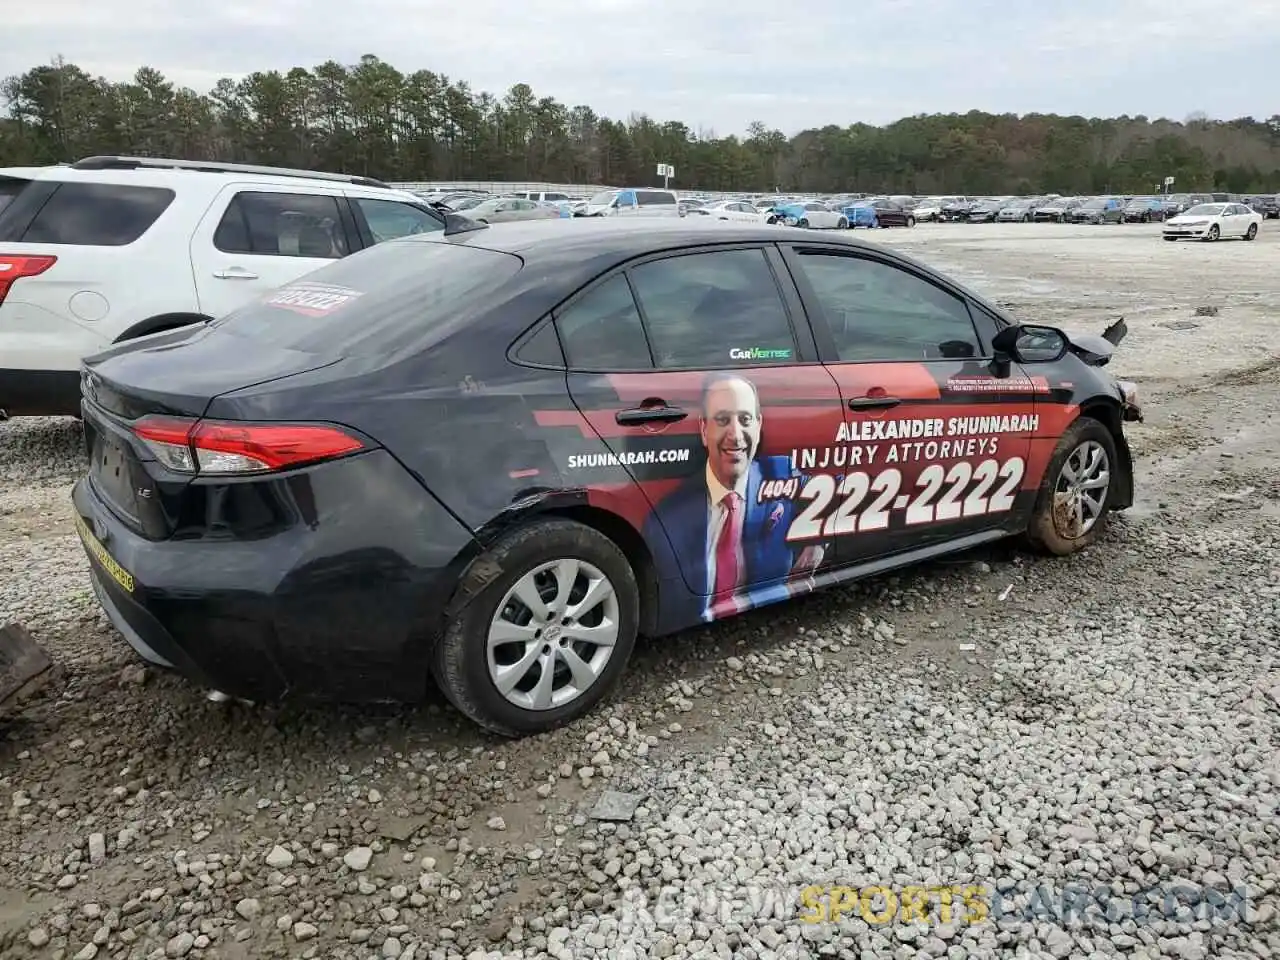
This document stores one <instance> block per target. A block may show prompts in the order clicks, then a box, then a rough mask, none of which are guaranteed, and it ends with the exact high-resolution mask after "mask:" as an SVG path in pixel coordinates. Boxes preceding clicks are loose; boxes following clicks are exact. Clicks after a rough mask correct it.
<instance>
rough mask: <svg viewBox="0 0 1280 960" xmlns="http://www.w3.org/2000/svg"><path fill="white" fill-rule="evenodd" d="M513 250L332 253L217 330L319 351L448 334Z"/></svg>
mask: <svg viewBox="0 0 1280 960" xmlns="http://www.w3.org/2000/svg"><path fill="white" fill-rule="evenodd" d="M520 268H521V261H520V258H519V257H516V256H513V255H512V254H509V253H499V252H497V251H493V250H484V249H480V248H478V247H465V246H461V245H458V244H453V243H442V242H437V241H434V240H429V239H425V238H411V239H406V240H392V241H389V242H387V243H380V244H378V245H377V246H373V247H369V248H368V249H366V250H364V251H362V252H361V253H360V256H358V257H348V258H345V259H342V260H337V261H335V262H334V263H331V264H329V265H327V266H323V267H321V268H320V269H318V270H314V271H312V272H311V273H308V274H306V276H305V277H303V278H302V279H299V280H295V281H293V282H292V283H289V284H286V285H285V286H283V287H280V288H278V289H275V290H272V291H270V292H268V293H267V294H265V295H264V296H262V297H260V298H258V299H256V300H254V301H252V302H250V303H248V304H246V305H245V306H243V307H240V308H239V309H238V310H234V311H232V312H231V313H229V314H227V315H226V316H225V317H223V318H221V319H220V320H218V321H216V322H215V323H214V324H213V325H212V326H213V328H214V329H215V330H217V331H219V332H220V333H223V334H229V335H232V336H237V337H243V338H245V339H246V340H250V341H253V342H255V343H264V344H270V345H272V346H277V347H284V348H286V349H289V350H299V351H302V352H304V353H315V354H322V355H325V356H377V357H385V356H388V355H391V354H395V353H398V352H400V351H402V350H405V349H409V348H413V347H415V346H416V345H418V344H421V343H424V342H427V341H431V340H434V339H436V338H438V337H440V336H444V335H446V334H447V333H448V332H449V331H450V330H451V329H452V328H454V327H455V326H456V325H457V324H459V323H461V322H465V320H464V314H465V312H466V310H467V307H468V306H469V305H470V303H471V301H472V299H473V298H474V297H475V296H476V295H477V294H479V293H481V292H485V291H490V290H493V289H494V288H495V287H498V286H500V285H502V284H503V283H505V282H506V281H508V280H509V279H510V278H511V277H513V276H515V274H516V273H518V272H519V271H520Z"/></svg>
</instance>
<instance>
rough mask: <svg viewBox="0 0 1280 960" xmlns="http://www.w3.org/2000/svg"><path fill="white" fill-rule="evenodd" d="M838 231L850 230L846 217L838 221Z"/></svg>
mask: <svg viewBox="0 0 1280 960" xmlns="http://www.w3.org/2000/svg"><path fill="white" fill-rule="evenodd" d="M836 229H837V230H848V229H849V221H848V220H846V219H845V218H844V217H841V218H840V219H839V220H838V221H836Z"/></svg>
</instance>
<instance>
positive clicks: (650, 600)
mask: <svg viewBox="0 0 1280 960" xmlns="http://www.w3.org/2000/svg"><path fill="white" fill-rule="evenodd" d="M539 516H540V517H564V518H565V519H566V520H575V521H577V522H578V523H581V524H584V525H585V526H588V527H591V528H592V529H594V530H596V531H598V532H600V533H602V534H604V535H605V536H606V537H608V538H609V539H610V540H612V541H613V542H614V543H616V544H617V545H618V548H619V549H620V550H621V551H622V552H623V553H624V554H626V557H627V561H628V562H629V563H630V564H631V569H632V571H633V572H634V573H635V576H636V585H637V586H638V587H639V589H640V633H641V634H652V633H654V632H655V630H656V628H657V622H658V600H659V596H658V573H657V567H656V566H655V565H654V562H653V555H652V554H651V553H650V552H649V547H648V545H646V544H645V542H644V537H642V536H641V535H640V532H639V531H638V530H636V528H635V527H633V526H632V525H631V524H629V523H627V521H626V520H623V519H622V518H621V517H620V516H618V515H617V514H616V513H610V512H609V511H608V510H601V509H600V508H599V507H590V506H575V507H556V508H553V509H551V510H548V511H546V512H545V513H541V514H539Z"/></svg>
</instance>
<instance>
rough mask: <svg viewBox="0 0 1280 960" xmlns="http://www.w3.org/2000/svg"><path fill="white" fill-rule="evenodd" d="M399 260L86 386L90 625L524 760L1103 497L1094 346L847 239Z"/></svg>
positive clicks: (230, 687)
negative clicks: (489, 740) (421, 702)
mask: <svg viewBox="0 0 1280 960" xmlns="http://www.w3.org/2000/svg"><path fill="white" fill-rule="evenodd" d="M463 221H465V218H463V217H450V218H449V227H448V228H447V230H446V231H445V232H444V233H443V234H434V235H430V236H418V237H410V238H405V239H403V240H393V241H389V242H386V243H382V244H379V245H378V246H376V247H373V248H371V249H368V250H366V251H364V252H363V253H361V254H360V255H359V256H355V257H349V258H347V259H344V260H339V261H335V262H334V263H333V264H331V265H329V266H326V267H324V268H322V269H320V270H318V271H316V272H314V273H311V274H309V275H308V276H307V277H305V278H304V279H301V280H298V281H295V282H292V283H290V284H288V285H287V286H285V287H283V288H280V289H278V290H276V291H274V292H272V293H270V294H267V295H265V296H263V297H261V298H260V299H258V300H256V301H255V302H253V303H250V304H249V305H247V306H245V307H243V308H241V309H239V310H237V311H235V312H233V313H231V314H229V315H227V316H225V317H223V318H221V319H219V320H216V321H213V322H211V323H208V324H206V325H201V326H197V327H188V328H184V329H181V330H178V331H174V332H172V333H163V334H157V335H156V336H154V337H151V338H146V339H143V340H138V341H132V342H130V343H126V344H121V345H119V346H116V347H113V348H111V349H109V350H107V351H106V352H104V353H102V354H99V355H97V356H95V357H91V358H90V359H89V360H87V361H86V362H85V365H84V368H83V377H82V382H83V404H82V413H83V417H84V426H85V438H86V443H87V447H88V463H87V467H86V475H85V476H84V477H83V478H82V479H80V480H79V482H78V483H76V485H75V488H74V491H73V494H72V497H73V501H74V507H75V521H76V525H77V529H78V530H79V533H80V536H81V538H82V540H83V542H84V546H85V550H86V552H87V554H88V556H89V558H90V561H91V563H90V568H91V575H92V583H93V587H94V589H95V591H96V593H97V596H98V598H99V601H100V602H101V604H102V606H103V608H104V609H105V611H106V613H107V616H108V617H109V618H110V620H111V621H112V623H114V624H115V625H116V627H117V628H118V629H119V631H120V632H121V634H123V637H124V639H125V640H126V641H127V642H128V643H129V644H131V645H132V646H133V648H134V649H135V650H136V651H137V653H139V654H140V655H141V656H142V657H144V658H146V659H147V660H149V661H151V662H152V663H155V664H157V665H159V666H161V667H166V668H173V669H176V670H177V671H180V672H181V673H182V674H185V675H186V676H187V677H189V678H190V679H192V680H193V681H195V682H196V683H198V684H201V685H203V686H206V687H209V688H213V689H214V690H217V691H220V692H222V693H223V694H225V695H227V696H231V697H236V698H241V699H247V700H254V701H261V700H272V699H276V698H280V697H298V698H303V697H314V698H328V699H335V698H336V699H341V700H348V701H378V700H415V699H418V698H420V697H422V696H423V695H424V694H425V693H426V691H427V689H428V685H429V683H430V682H431V679H432V678H434V680H435V682H436V683H438V685H439V686H440V687H441V688H442V689H443V690H444V692H445V694H446V695H447V696H448V698H449V699H450V700H451V701H452V702H453V703H454V704H455V705H456V706H457V708H458V709H459V710H460V711H462V712H463V713H464V714H465V715H467V716H468V717H470V718H472V719H473V720H475V721H476V722H478V723H479V724H481V725H483V726H484V727H486V728H488V729H491V730H494V731H497V732H500V733H502V734H506V735H511V736H518V735H523V734H528V733H532V732H536V731H541V730H545V729H549V728H551V727H554V726H556V725H559V724H561V723H564V722H565V721H567V720H569V719H570V718H573V717H576V716H578V715H580V714H582V713H584V712H586V711H587V710H589V709H590V708H591V707H592V705H593V704H595V703H596V702H597V701H598V700H599V699H600V698H601V697H603V696H604V695H605V694H606V693H607V692H608V691H609V690H610V689H611V688H613V687H614V686H615V685H616V684H617V682H618V679H619V677H620V676H621V675H622V673H623V671H624V669H625V667H626V665H627V661H628V658H629V656H630V654H631V651H632V646H633V644H634V642H635V639H636V636H637V634H646V635H657V634H666V633H671V632H674V631H678V630H682V629H684V628H687V627H690V626H693V625H696V624H702V623H707V622H709V621H715V620H720V619H722V618H726V617H730V616H733V615H735V614H737V613H739V612H741V611H744V610H748V609H750V608H753V607H759V606H763V605H766V604H770V603H774V602H777V601H782V600H785V599H787V598H789V597H792V596H795V595H797V594H803V593H807V592H809V591H811V590H814V589H816V588H822V587H827V586H830V585H833V584H838V583H844V582H847V581H850V580H853V579H856V578H858V577H862V576H866V575H868V574H873V573H880V572H883V571H884V570H886V569H890V568H894V567H899V566H903V565H906V564H910V563H914V562H917V561H922V560H926V559H929V558H932V557H937V556H939V555H942V554H946V553H949V552H952V551H956V550H962V549H967V548H970V547H973V546H975V545H977V544H981V543H987V542H991V541H994V540H998V539H1001V538H1004V537H1007V536H1009V535H1011V534H1025V535H1026V536H1027V538H1028V539H1029V541H1030V542H1031V543H1032V544H1034V545H1035V546H1036V547H1038V548H1040V549H1042V550H1045V551H1047V552H1050V553H1053V554H1069V553H1072V552H1074V551H1077V550H1079V549H1081V548H1084V547H1086V546H1087V545H1088V544H1090V543H1091V542H1093V541H1094V540H1095V539H1096V538H1097V537H1098V536H1099V534H1100V533H1101V532H1102V530H1103V529H1104V527H1105V526H1106V523H1107V520H1108V515H1109V514H1110V512H1111V511H1113V510H1122V509H1124V508H1125V507H1128V506H1129V505H1130V504H1131V503H1132V502H1133V495H1134V491H1133V474H1132V466H1131V460H1130V454H1129V448H1128V445H1127V444H1126V441H1125V436H1124V430H1123V423H1124V421H1125V420H1130V419H1135V418H1138V417H1139V416H1140V414H1139V412H1138V406H1137V399H1136V395H1135V393H1134V390H1133V388H1132V386H1131V385H1129V384H1126V383H1123V382H1120V381H1117V380H1115V379H1113V378H1112V377H1111V376H1110V375H1109V373H1108V372H1107V371H1106V370H1105V369H1103V365H1104V364H1105V363H1106V362H1107V360H1108V358H1109V357H1110V355H1111V352H1112V349H1113V345H1114V344H1115V343H1118V342H1119V340H1120V337H1121V336H1122V335H1123V325H1122V324H1120V325H1115V326H1113V327H1112V328H1110V329H1109V330H1108V331H1107V332H1106V334H1104V336H1096V335H1090V336H1082V335H1076V334H1073V335H1071V336H1068V335H1066V334H1064V333H1063V332H1061V331H1059V330H1057V329H1054V328H1050V327H1044V326H1030V325H1019V323H1018V322H1017V321H1015V320H1014V319H1013V318H1012V317H1010V316H1009V315H1008V314H1006V313H1004V312H1003V311H1002V310H1001V309H1000V308H999V307H997V306H996V305H995V304H993V303H991V302H990V301H988V300H986V299H984V298H982V297H981V296H979V295H978V294H977V293H974V292H973V291H970V290H966V289H965V288H963V287H961V286H959V285H957V284H956V283H954V282H953V281H951V280H949V279H948V278H947V277H945V276H942V275H940V274H938V273H937V272H935V271H933V270H931V269H930V268H928V267H927V266H924V265H923V264H921V263H919V262H917V261H915V260H912V259H910V258H908V257H906V256H903V255H901V254H898V253H896V252H893V251H891V250H887V249H884V248H882V247H881V246H880V245H878V244H870V243H862V242H859V241H858V240H855V239H852V238H850V237H849V236H848V235H847V234H831V235H821V236H819V235H815V234H814V233H813V232H812V231H808V230H799V229H791V228H781V227H768V226H765V225H759V226H739V225H736V224H725V223H721V222H714V223H707V222H702V223H691V222H688V221H685V220H677V219H674V218H673V219H672V220H671V221H666V222H661V223H659V222H645V223H639V222H636V221H634V220H628V219H626V218H618V219H613V218H606V219H601V220H599V221H582V222H581V224H580V226H579V227H575V229H573V230H566V229H565V228H564V226H563V225H562V224H557V223H550V222H540V223H515V224H505V225H503V226H502V227H498V228H485V227H482V226H480V225H478V224H475V223H474V222H469V223H464V222H463Z"/></svg>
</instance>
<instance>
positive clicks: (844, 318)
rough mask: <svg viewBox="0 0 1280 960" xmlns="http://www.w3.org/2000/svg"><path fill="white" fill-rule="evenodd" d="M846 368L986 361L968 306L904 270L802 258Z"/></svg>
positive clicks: (856, 260) (855, 260)
mask: <svg viewBox="0 0 1280 960" xmlns="http://www.w3.org/2000/svg"><path fill="white" fill-rule="evenodd" d="M799 262H800V264H801V269H802V270H803V272H804V275H805V277H806V278H807V279H808V281H809V284H810V285H811V286H812V288H813V291H814V294H815V296H816V297H817V300H818V303H819V305H820V306H821V308H822V313H823V315H824V316H825V318H826V321H827V325H828V326H829V327H830V330H831V336H832V339H833V340H834V341H835V348H836V354H837V357H838V359H839V360H840V361H841V362H845V363H858V362H867V361H877V360H880V361H895V360H901V361H921V360H947V359H965V358H968V357H978V356H980V355H981V353H982V349H981V345H980V343H979V341H978V335H977V332H976V331H975V330H974V327H973V321H972V319H971V318H970V316H969V308H968V307H967V306H966V304H965V302H964V301H963V300H962V299H960V298H959V297H957V296H955V295H954V294H951V293H949V292H948V291H946V290H943V289H942V288H941V287H938V286H936V285H935V284H933V283H930V282H929V281H927V280H924V279H922V278H920V277H917V276H916V275H915V274H912V273H908V272H907V271H906V270H903V269H901V268H900V267H896V266H891V265H889V264H887V263H882V262H880V261H877V260H868V259H864V258H861V257H850V256H841V255H838V254H828V253H818V252H803V253H801V254H800V256H799Z"/></svg>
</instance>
